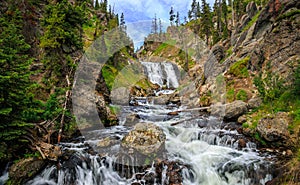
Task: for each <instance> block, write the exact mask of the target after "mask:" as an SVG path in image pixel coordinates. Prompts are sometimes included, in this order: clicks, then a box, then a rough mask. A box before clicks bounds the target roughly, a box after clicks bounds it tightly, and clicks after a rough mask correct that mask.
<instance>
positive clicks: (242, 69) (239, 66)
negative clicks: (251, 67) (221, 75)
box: [228, 57, 249, 78]
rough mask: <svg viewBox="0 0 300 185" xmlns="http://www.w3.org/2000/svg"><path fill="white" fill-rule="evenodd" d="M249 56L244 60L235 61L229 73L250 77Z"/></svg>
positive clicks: (240, 76)
mask: <svg viewBox="0 0 300 185" xmlns="http://www.w3.org/2000/svg"><path fill="white" fill-rule="evenodd" d="M248 61H249V57H245V58H244V59H242V60H239V61H237V62H235V63H234V64H233V65H232V66H231V67H230V68H229V71H228V73H229V74H232V75H234V76H235V77H239V78H246V77H249V73H248V69H247V65H248Z"/></svg>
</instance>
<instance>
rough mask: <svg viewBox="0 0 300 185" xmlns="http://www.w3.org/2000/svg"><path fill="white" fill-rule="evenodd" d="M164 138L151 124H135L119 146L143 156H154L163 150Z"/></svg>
mask: <svg viewBox="0 0 300 185" xmlns="http://www.w3.org/2000/svg"><path fill="white" fill-rule="evenodd" d="M165 140H166V136H165V134H164V132H163V131H162V129H161V128H160V127H158V126H156V125H155V124H153V123H137V124H136V125H135V127H134V129H133V130H132V131H130V132H129V133H128V134H127V135H126V136H125V137H124V138H123V139H122V143H121V146H122V147H123V148H125V149H129V150H130V149H133V150H134V151H137V152H139V153H141V154H144V155H150V154H155V153H157V152H159V151H160V150H161V149H163V148H164V144H165Z"/></svg>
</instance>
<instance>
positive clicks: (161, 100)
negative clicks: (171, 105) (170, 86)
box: [152, 94, 170, 105]
mask: <svg viewBox="0 0 300 185" xmlns="http://www.w3.org/2000/svg"><path fill="white" fill-rule="evenodd" d="M169 99H170V95H168V94H164V95H161V96H157V97H153V98H152V101H153V103H154V104H156V105H166V104H168V102H169Z"/></svg>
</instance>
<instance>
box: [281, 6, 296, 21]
mask: <svg viewBox="0 0 300 185" xmlns="http://www.w3.org/2000/svg"><path fill="white" fill-rule="evenodd" d="M297 14H300V10H299V9H295V10H291V11H288V12H287V13H285V14H282V15H280V16H279V17H278V18H277V21H280V20H282V19H288V18H290V17H293V16H294V15H297Z"/></svg>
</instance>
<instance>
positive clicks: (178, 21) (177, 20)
mask: <svg viewBox="0 0 300 185" xmlns="http://www.w3.org/2000/svg"><path fill="white" fill-rule="evenodd" d="M175 24H176V26H179V25H180V16H179V12H177V14H176V19H175Z"/></svg>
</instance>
